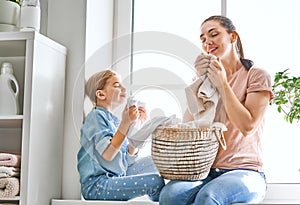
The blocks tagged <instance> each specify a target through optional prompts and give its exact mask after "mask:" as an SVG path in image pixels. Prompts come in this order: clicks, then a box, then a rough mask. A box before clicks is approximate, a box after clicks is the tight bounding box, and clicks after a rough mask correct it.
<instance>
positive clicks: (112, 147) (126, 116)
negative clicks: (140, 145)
mask: <svg viewBox="0 0 300 205" xmlns="http://www.w3.org/2000/svg"><path fill="white" fill-rule="evenodd" d="M138 116H139V112H138V110H137V107H136V106H132V107H130V108H125V109H124V111H123V115H122V120H121V122H120V125H119V128H118V130H117V132H116V133H115V135H114V136H113V137H112V139H111V141H110V144H109V146H108V147H107V148H106V150H105V151H104V152H103V154H102V157H103V158H104V159H105V160H107V161H112V160H113V159H114V157H115V156H116V154H117V153H118V152H119V150H120V148H121V146H122V144H123V142H124V139H125V137H126V134H127V132H128V129H129V127H130V125H131V124H132V123H133V122H134V121H135V120H136V119H137V118H138ZM136 152H137V151H135V150H129V154H135V153H136Z"/></svg>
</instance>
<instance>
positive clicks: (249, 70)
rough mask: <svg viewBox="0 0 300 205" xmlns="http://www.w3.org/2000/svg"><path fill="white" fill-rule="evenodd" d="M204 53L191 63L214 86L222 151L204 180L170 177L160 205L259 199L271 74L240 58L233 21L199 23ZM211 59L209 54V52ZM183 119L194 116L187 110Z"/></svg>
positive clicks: (263, 184) (262, 186) (205, 204)
mask: <svg viewBox="0 0 300 205" xmlns="http://www.w3.org/2000/svg"><path fill="white" fill-rule="evenodd" d="M200 40H201V42H202V49H203V51H205V54H200V55H199V56H198V57H197V59H196V61H195V68H196V70H197V74H198V75H199V76H201V75H203V74H207V76H208V78H209V79H210V81H211V83H212V84H213V85H214V86H215V87H216V88H217V90H218V93H219V101H218V105H217V110H216V116H215V120H214V121H216V122H223V123H224V124H225V125H226V127H227V129H228V131H226V132H225V133H224V135H225V139H226V143H227V149H226V150H223V149H222V148H220V149H219V151H218V154H217V157H216V159H215V162H214V164H213V166H212V169H211V171H210V173H209V175H208V176H207V178H205V179H203V180H199V181H170V182H169V183H168V184H167V185H166V186H165V187H164V188H163V190H162V192H161V195H160V204H161V205H167V204H170V205H174V204H176V205H183V204H184V205H186V204H192V203H194V205H213V204H218V205H220V204H222V205H227V204H232V203H258V202H261V201H262V200H263V199H264V196H265V193H266V180H265V175H264V170H263V162H262V156H261V152H262V150H261V141H260V137H261V134H262V128H263V124H264V122H263V121H264V115H265V112H266V109H267V107H268V105H269V102H270V100H272V98H273V95H272V92H271V80H270V75H269V74H268V73H267V72H266V71H264V70H262V69H260V68H257V67H256V66H254V65H253V62H252V61H250V60H247V59H244V54H243V48H242V44H241V40H240V37H239V35H238V33H237V31H236V29H235V26H234V25H233V23H232V21H231V20H230V19H228V18H227V17H225V16H211V17H209V18H208V19H206V20H205V21H204V22H203V23H202V25H201V35H200ZM212 55H213V56H215V57H216V58H211V56H212ZM184 119H185V121H190V120H193V117H192V115H191V114H190V113H188V111H187V112H186V113H185V116H184Z"/></svg>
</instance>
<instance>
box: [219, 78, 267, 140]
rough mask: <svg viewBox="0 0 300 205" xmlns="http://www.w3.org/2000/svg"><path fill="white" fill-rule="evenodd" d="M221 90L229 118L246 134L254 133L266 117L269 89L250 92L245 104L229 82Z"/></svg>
mask: <svg viewBox="0 0 300 205" xmlns="http://www.w3.org/2000/svg"><path fill="white" fill-rule="evenodd" d="M219 92H220V96H221V99H222V101H223V103H224V106H225V110H226V113H227V116H228V118H229V120H230V121H231V122H232V123H233V124H234V125H235V126H236V127H238V128H239V130H240V131H241V132H242V133H243V135H244V136H247V135H250V134H251V133H253V132H254V131H255V130H256V128H257V126H258V124H259V123H260V122H261V120H262V119H263V117H264V114H265V111H266V109H267V107H268V105H269V99H270V93H269V92H267V91H260V92H252V93H249V94H248V95H247V97H246V101H245V105H242V103H241V102H240V101H239V100H238V99H237V97H236V96H235V94H234V93H233V91H232V89H231V87H230V86H229V84H228V83H227V82H226V83H225V84H224V86H222V88H221V89H219Z"/></svg>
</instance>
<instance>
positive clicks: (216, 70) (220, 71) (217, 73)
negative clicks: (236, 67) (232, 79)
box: [207, 59, 227, 91]
mask: <svg viewBox="0 0 300 205" xmlns="http://www.w3.org/2000/svg"><path fill="white" fill-rule="evenodd" d="M207 77H208V78H209V80H210V81H211V83H212V84H213V85H214V86H216V88H217V89H218V90H219V91H220V89H221V88H222V87H223V85H224V83H225V82H227V77H226V71H225V68H224V67H223V65H222V63H221V62H220V61H218V60H216V59H215V60H211V63H210V64H209V69H208V72H207Z"/></svg>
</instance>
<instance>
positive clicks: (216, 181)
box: [159, 169, 267, 205]
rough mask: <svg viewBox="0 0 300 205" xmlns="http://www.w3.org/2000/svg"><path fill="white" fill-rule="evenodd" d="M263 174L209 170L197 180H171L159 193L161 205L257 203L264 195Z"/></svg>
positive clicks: (241, 170) (264, 181) (250, 171)
mask: <svg viewBox="0 0 300 205" xmlns="http://www.w3.org/2000/svg"><path fill="white" fill-rule="evenodd" d="M266 189H267V186H266V180H265V175H264V173H262V172H256V171H252V170H243V169H237V170H225V169H211V171H210V173H209V175H208V177H207V178H206V179H204V180H199V181H170V182H169V183H168V184H166V185H165V187H164V188H163V190H162V191H161V194H160V198H159V204H160V205H174V204H176V205H189V204H193V203H194V205H229V204H232V203H259V202H261V201H262V200H263V199H264V197H265V194H266Z"/></svg>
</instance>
